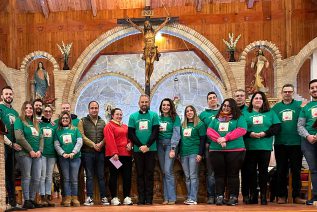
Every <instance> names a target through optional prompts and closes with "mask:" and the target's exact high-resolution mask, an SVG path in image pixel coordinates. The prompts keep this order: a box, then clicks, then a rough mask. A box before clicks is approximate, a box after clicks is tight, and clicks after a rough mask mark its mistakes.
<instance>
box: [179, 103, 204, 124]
mask: <svg viewBox="0 0 317 212" xmlns="http://www.w3.org/2000/svg"><path fill="white" fill-rule="evenodd" d="M189 107H190V108H191V109H192V110H193V111H194V127H196V126H197V124H198V122H199V121H200V120H199V118H198V116H197V111H196V109H195V108H194V106H192V105H187V106H186V107H185V111H184V121H183V123H182V127H183V128H187V123H188V119H187V116H186V110H187V108H189Z"/></svg>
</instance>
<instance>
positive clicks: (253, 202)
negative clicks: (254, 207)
mask: <svg viewBox="0 0 317 212" xmlns="http://www.w3.org/2000/svg"><path fill="white" fill-rule="evenodd" d="M248 204H258V197H257V196H253V197H251V198H250V201H249V203H248Z"/></svg>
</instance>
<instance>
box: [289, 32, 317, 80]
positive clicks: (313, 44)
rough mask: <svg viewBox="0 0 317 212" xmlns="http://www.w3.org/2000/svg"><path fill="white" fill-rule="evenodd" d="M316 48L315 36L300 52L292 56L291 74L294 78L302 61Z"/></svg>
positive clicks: (316, 39)
mask: <svg viewBox="0 0 317 212" xmlns="http://www.w3.org/2000/svg"><path fill="white" fill-rule="evenodd" d="M316 49H317V37H316V38H314V39H313V40H311V41H310V42H309V43H308V44H306V46H304V47H303V48H302V49H301V50H300V52H299V53H298V54H297V55H296V56H295V57H294V60H293V67H294V69H293V70H294V72H293V76H294V77H295V78H294V79H296V76H297V75H298V73H299V71H300V68H301V67H302V65H303V64H304V62H305V61H306V60H307V58H308V57H309V56H310V55H312V54H313V52H314V51H315V50H316Z"/></svg>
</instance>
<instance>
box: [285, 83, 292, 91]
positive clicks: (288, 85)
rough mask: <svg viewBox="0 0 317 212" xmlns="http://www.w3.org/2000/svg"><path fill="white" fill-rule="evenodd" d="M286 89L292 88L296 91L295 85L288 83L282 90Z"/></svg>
mask: <svg viewBox="0 0 317 212" xmlns="http://www.w3.org/2000/svg"><path fill="white" fill-rule="evenodd" d="M286 87H291V88H293V90H294V85H293V84H290V83H287V84H285V85H283V87H282V90H283V89H284V88H286Z"/></svg>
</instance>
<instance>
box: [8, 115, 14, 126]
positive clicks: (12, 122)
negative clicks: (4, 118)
mask: <svg viewBox="0 0 317 212" xmlns="http://www.w3.org/2000/svg"><path fill="white" fill-rule="evenodd" d="M9 120H10V124H14V122H15V116H10V115H9Z"/></svg>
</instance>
